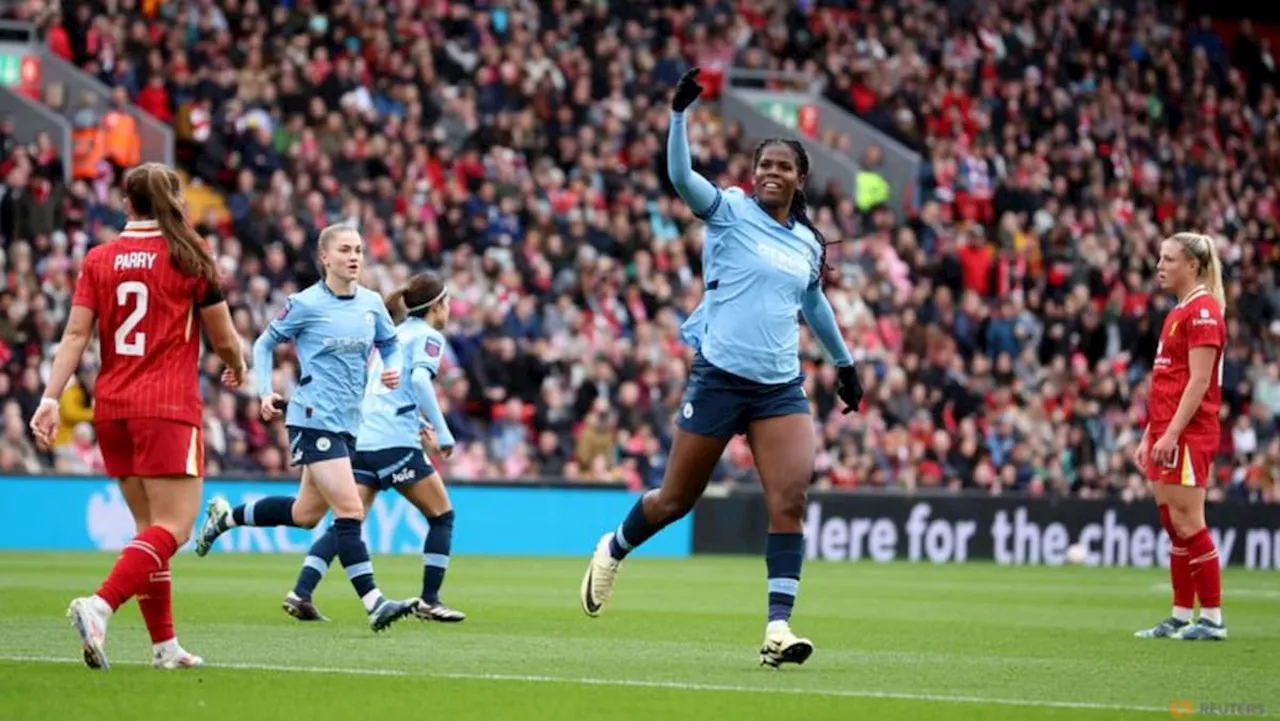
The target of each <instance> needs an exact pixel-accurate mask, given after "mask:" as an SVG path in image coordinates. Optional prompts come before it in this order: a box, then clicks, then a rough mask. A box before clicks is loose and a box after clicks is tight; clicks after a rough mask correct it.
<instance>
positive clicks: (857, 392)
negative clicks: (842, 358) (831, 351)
mask: <svg viewBox="0 0 1280 721" xmlns="http://www.w3.org/2000/svg"><path fill="white" fill-rule="evenodd" d="M836 379H837V381H836V395H837V396H839V397H840V400H842V401H844V405H845V409H844V412H845V414H846V415H847V414H849V413H852V412H854V411H856V410H858V407H859V406H861V405H862V381H861V380H860V379H859V378H858V369H857V368H855V367H854V366H852V365H847V366H840V367H839V368H837V369H836Z"/></svg>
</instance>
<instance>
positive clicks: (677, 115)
mask: <svg viewBox="0 0 1280 721" xmlns="http://www.w3.org/2000/svg"><path fill="white" fill-rule="evenodd" d="M667 176H668V177H670V178H671V184H672V185H673V186H675V189H676V193H678V194H679V195H680V199H681V200H683V201H684V202H685V205H688V206H689V209H690V210H692V211H693V212H694V214H695V215H697V216H698V217H704V216H706V215H707V214H708V213H709V212H710V211H712V210H714V209H715V205H716V203H717V201H719V199H720V190H719V189H718V188H716V186H714V185H712V184H711V181H709V180H707V179H706V178H704V177H702V176H701V175H699V174H698V173H696V172H694V170H693V159H692V158H691V157H690V155H689V137H688V131H687V128H686V126H685V115H684V113H683V112H678V111H675V110H672V111H671V126H670V128H669V129H668V131H667Z"/></svg>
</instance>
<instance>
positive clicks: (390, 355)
mask: <svg viewBox="0 0 1280 721" xmlns="http://www.w3.org/2000/svg"><path fill="white" fill-rule="evenodd" d="M375 306H376V308H375V309H374V311H373V314H374V315H373V318H374V321H373V322H374V329H373V344H374V345H375V346H376V347H377V348H378V354H379V355H381V356H382V364H383V366H385V367H387V368H402V367H403V366H404V363H403V358H402V357H401V355H400V340H399V339H398V338H397V337H396V326H395V323H393V322H391V314H390V313H388V312H387V307H386V306H385V305H383V304H382V302H381V301H380V300H379V301H375Z"/></svg>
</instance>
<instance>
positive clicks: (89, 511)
mask: <svg viewBox="0 0 1280 721" xmlns="http://www.w3.org/2000/svg"><path fill="white" fill-rule="evenodd" d="M204 489H205V500H206V501H207V500H208V499H209V498H212V497H213V496H215V495H219V496H222V497H224V498H226V499H227V500H228V501H230V502H231V504H232V505H237V504H240V503H245V502H248V501H253V500H256V499H259V498H264V497H266V496H291V495H293V494H294V493H295V492H296V491H297V483H296V482H282V481H261V482H243V481H216V480H215V481H207V482H206V483H205V486H204ZM449 495H450V498H451V499H452V501H453V506H454V510H455V511H456V512H457V525H456V527H455V530H454V537H453V552H454V553H455V554H459V555H465V554H477V555H504V556H525V555H528V556H587V555H590V553H591V551H592V550H593V549H594V548H595V544H596V541H598V540H599V539H600V535H601V534H603V533H604V532H605V531H608V530H610V529H612V528H613V527H614V526H616V525H617V523H618V522H619V521H620V520H621V519H622V517H623V516H624V515H625V514H626V513H627V511H628V510H630V508H631V506H632V505H633V504H634V503H635V501H636V498H637V496H636V495H635V494H632V493H628V492H626V491H622V490H613V489H582V488H576V489H575V488H545V487H535V486H529V487H518V486H488V485H473V486H453V487H451V488H450V489H449ZM0 497H3V498H4V499H5V505H6V508H7V510H6V513H5V517H6V521H5V523H3V524H0V550H48V551H82V550H83V551H90V550H104V551H114V550H118V549H120V548H122V547H123V546H124V544H126V543H128V542H129V539H131V538H132V537H133V535H134V533H135V529H134V524H133V518H132V516H130V515H129V508H128V506H126V505H125V502H124V498H123V496H121V494H120V489H119V487H118V486H117V485H116V483H115V481H112V480H111V479H108V478H101V477H85V478H77V477H64V476H16V477H15V476H0ZM201 517H203V510H202V512H201ZM327 525H328V520H327V519H326V520H325V521H324V522H322V523H321V524H320V525H319V526H317V528H316V529H315V530H305V529H299V528H238V529H236V530H234V531H232V532H230V533H227V534H225V535H223V537H222V538H220V539H218V542H217V543H216V544H215V546H214V548H215V552H222V553H303V552H305V551H306V550H307V547H308V546H310V545H311V541H312V539H313V538H314V537H315V536H316V535H318V534H320V533H322V532H323V530H324V528H325V527H326V526H327ZM426 532H427V522H426V520H425V519H423V517H422V515H421V514H420V513H419V512H418V511H417V510H416V509H415V508H414V507H413V506H411V505H409V503H408V502H407V501H405V500H404V499H403V498H401V497H400V496H399V495H398V494H396V493H393V492H391V493H382V494H379V496H378V498H377V500H376V501H375V502H374V505H373V507H372V508H371V509H370V510H369V514H368V517H367V518H366V522H365V526H364V536H365V541H366V542H367V543H368V544H369V551H370V552H371V553H375V554H387V553H410V554H413V553H421V552H422V538H423V536H424V535H425V534H426ZM692 535H693V533H692V521H691V520H690V519H688V518H686V519H684V520H682V521H680V522H679V523H676V524H674V525H673V526H672V527H670V528H668V529H666V530H665V531H663V532H662V533H660V534H658V535H657V536H655V537H654V538H653V539H652V540H650V541H649V543H646V544H645V545H644V546H643V547H642V548H641V549H640V550H639V551H638V552H637V553H638V555H648V556H665V557H681V556H687V555H689V552H690V548H691V546H692Z"/></svg>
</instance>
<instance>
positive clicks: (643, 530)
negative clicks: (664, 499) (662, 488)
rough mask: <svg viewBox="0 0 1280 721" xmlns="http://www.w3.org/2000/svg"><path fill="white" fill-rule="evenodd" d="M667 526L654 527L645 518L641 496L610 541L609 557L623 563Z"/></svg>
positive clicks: (642, 497)
mask: <svg viewBox="0 0 1280 721" xmlns="http://www.w3.org/2000/svg"><path fill="white" fill-rule="evenodd" d="M652 492H653V491H651V493H652ZM646 495H647V494H646ZM666 525H667V524H665V523H664V524H662V525H654V524H652V523H650V522H649V519H647V518H645V517H644V496H641V497H640V500H638V501H636V505H634V506H632V507H631V511H630V512H629V513H627V517H626V518H624V519H622V523H621V525H619V526H618V530H616V531H614V532H613V538H612V539H610V540H609V555H611V556H613V557H614V558H616V559H617V560H619V561H621V560H622V559H624V558H626V557H627V554H628V553H631V551H633V550H635V549H637V548H639V547H640V544H642V543H644V542H645V541H647V540H649V539H650V538H653V536H654V534H656V533H657V532H658V531H661V530H662V529H663V528H665V527H666Z"/></svg>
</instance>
